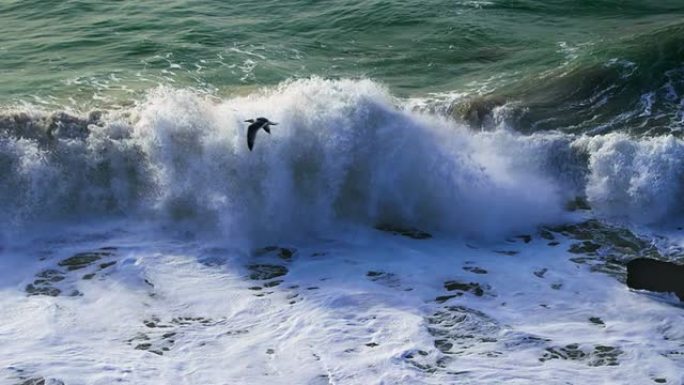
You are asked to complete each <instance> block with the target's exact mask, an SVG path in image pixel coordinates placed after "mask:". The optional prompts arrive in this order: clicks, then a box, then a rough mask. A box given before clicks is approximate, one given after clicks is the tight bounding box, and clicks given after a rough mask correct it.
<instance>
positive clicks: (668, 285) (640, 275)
mask: <svg viewBox="0 0 684 385" xmlns="http://www.w3.org/2000/svg"><path fill="white" fill-rule="evenodd" d="M627 286H629V287H630V288H632V289H638V290H649V291H656V292H661V293H675V294H676V295H677V297H679V300H680V301H684V266H682V265H678V264H675V263H672V262H664V261H657V260H655V259H648V258H637V259H633V260H631V261H629V262H628V263H627Z"/></svg>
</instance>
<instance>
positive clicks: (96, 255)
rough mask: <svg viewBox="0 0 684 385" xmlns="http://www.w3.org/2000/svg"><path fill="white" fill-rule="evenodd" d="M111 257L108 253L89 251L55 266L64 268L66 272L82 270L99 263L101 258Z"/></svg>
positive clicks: (104, 251)
mask: <svg viewBox="0 0 684 385" xmlns="http://www.w3.org/2000/svg"><path fill="white" fill-rule="evenodd" d="M111 255H113V254H112V253H111V252H110V251H106V250H102V251H91V252H85V253H78V254H76V255H74V256H72V257H69V258H67V259H64V260H62V261H59V262H58V263H57V264H58V265H59V266H62V267H66V268H67V270H69V271H72V270H78V269H83V268H85V267H87V266H89V265H90V264H92V263H93V262H95V261H99V260H100V259H102V258H103V257H109V256H111Z"/></svg>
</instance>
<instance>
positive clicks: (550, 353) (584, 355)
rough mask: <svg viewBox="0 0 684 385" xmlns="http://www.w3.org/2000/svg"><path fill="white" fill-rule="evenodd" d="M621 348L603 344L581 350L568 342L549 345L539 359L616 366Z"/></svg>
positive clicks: (542, 360)
mask: <svg viewBox="0 0 684 385" xmlns="http://www.w3.org/2000/svg"><path fill="white" fill-rule="evenodd" d="M622 353H623V352H622V350H620V349H618V348H616V347H613V346H605V345H595V346H594V348H593V350H587V351H585V350H583V349H581V348H580V346H579V344H569V345H566V346H562V347H549V348H546V352H545V353H544V355H542V357H540V358H539V361H541V362H545V361H549V360H557V359H560V360H569V361H582V362H585V363H586V364H587V365H588V366H594V367H596V366H618V365H619V361H618V357H619V356H620V355H621V354H622Z"/></svg>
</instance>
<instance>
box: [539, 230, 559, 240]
mask: <svg viewBox="0 0 684 385" xmlns="http://www.w3.org/2000/svg"><path fill="white" fill-rule="evenodd" d="M539 236H540V237H542V238H544V239H546V240H548V241H553V240H554V239H556V237H554V236H553V233H552V232H550V231H548V230H544V229H542V230H539Z"/></svg>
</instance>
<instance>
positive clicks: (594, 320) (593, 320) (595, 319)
mask: <svg viewBox="0 0 684 385" xmlns="http://www.w3.org/2000/svg"><path fill="white" fill-rule="evenodd" d="M589 322H591V323H593V324H596V325H601V326H605V325H606V323H605V322H603V320H602V319H600V318H599V317H589Z"/></svg>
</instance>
